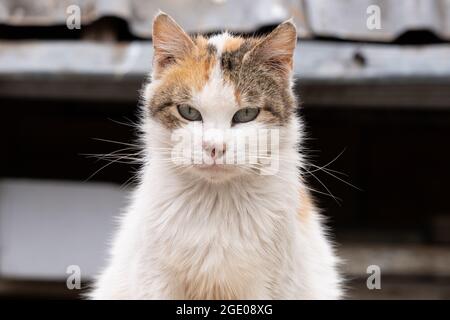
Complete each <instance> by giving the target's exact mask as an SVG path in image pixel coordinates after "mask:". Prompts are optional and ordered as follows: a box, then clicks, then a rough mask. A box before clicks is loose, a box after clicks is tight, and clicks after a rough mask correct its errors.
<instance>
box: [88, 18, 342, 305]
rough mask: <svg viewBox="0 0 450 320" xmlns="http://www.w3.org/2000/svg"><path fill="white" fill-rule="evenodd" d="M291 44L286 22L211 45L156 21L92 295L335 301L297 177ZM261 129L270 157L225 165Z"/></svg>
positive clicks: (335, 288)
mask: <svg viewBox="0 0 450 320" xmlns="http://www.w3.org/2000/svg"><path fill="white" fill-rule="evenodd" d="M296 42H297V32H296V28H295V25H294V24H293V22H292V21H290V20H288V21H286V22H284V23H282V24H280V25H279V26H278V27H276V28H275V29H274V30H273V31H272V32H271V33H269V34H268V35H266V36H262V37H241V36H235V35H231V34H230V33H228V32H223V33H220V34H216V35H213V36H211V37H209V38H208V37H204V36H201V35H197V36H189V35H188V34H187V33H186V32H185V31H184V30H183V29H182V28H181V27H180V26H179V25H178V24H177V23H176V22H175V21H174V20H173V19H172V18H171V17H170V16H168V15H167V14H165V13H162V12H161V13H159V14H158V15H157V16H156V17H155V19H154V21H153V47H154V57H153V68H152V74H151V81H149V82H148V83H147V84H146V85H145V86H144V89H143V103H142V121H141V131H142V135H141V142H142V145H143V146H144V152H145V160H144V165H143V168H142V170H141V172H140V176H139V183H138V185H137V187H136V189H135V190H134V192H133V194H132V197H131V203H130V205H129V207H128V208H127V210H126V212H125V214H124V215H123V216H122V217H121V220H120V226H119V229H118V231H117V234H116V236H115V238H114V241H113V243H112V250H111V258H110V261H109V264H108V265H107V267H106V268H105V269H104V271H103V272H102V273H101V274H100V276H99V277H98V278H97V280H96V281H95V282H94V284H93V290H92V291H91V292H90V294H89V297H90V298H92V299H340V298H341V297H342V294H343V291H342V288H341V282H342V281H341V277H340V275H339V272H338V265H339V259H338V257H337V256H336V255H335V253H334V249H333V247H332V245H331V243H330V242H329V240H328V239H327V235H326V233H325V231H324V226H323V223H322V219H321V217H320V215H319V213H318V212H317V209H316V208H315V206H314V203H313V200H312V199H311V196H310V194H309V192H308V191H309V189H308V187H307V186H306V184H305V183H304V181H303V179H302V176H301V170H299V168H301V167H302V165H303V162H304V161H303V159H302V154H301V148H300V145H301V142H302V135H303V130H302V124H301V121H300V119H299V117H298V115H297V113H296V112H295V109H296V106H297V103H296V98H295V96H294V93H293V89H292V87H293V80H292V69H293V54H294V49H295V46H296ZM207 130H219V131H220V130H222V131H224V132H225V131H226V132H227V134H225V135H224V137H225V138H224V137H222V138H219V134H209V135H208V134H206V133H205V132H206V131H207ZM258 130H259V131H260V132H264V133H266V132H268V131H270V130H272V131H273V132H274V133H275V134H273V135H270V137H269V138H267V139H266V140H264V139H263V140H264V141H267V140H270V147H271V148H270V149H271V150H269V152H265V153H263V154H264V155H263V156H261V154H259V153H258V154H257V155H256V158H257V160H258V161H256V162H255V161H254V162H251V163H250V162H249V161H247V162H245V161H241V162H240V163H228V162H225V161H223V160H224V159H225V158H226V156H227V155H228V156H229V155H232V156H236V155H238V153H239V152H241V151H243V150H244V151H245V150H247V149H249V146H248V145H246V146H245V148H240V149H239V148H233V147H231V145H232V141H231V139H234V138H236V137H239V136H241V135H248V137H249V140H246V141H247V144H250V143H252V141H253V143H256V142H255V141H256V140H255V132H256V131H258ZM258 134H259V133H258ZM174 136H177V137H187V136H191V137H193V136H197V137H200V139H197V141H195V139H194V138H193V139H186V140H187V142H186V141H184V142H180V140H179V139H174ZM262 136H264V134H263V135H262ZM258 137H259V136H258ZM227 139H228V140H227ZM174 140H175V141H174ZM233 141H234V140H233ZM258 143H259V142H258ZM260 144H261V145H263V143H262V142H261V143H260ZM180 146H181V148H180V150H181V149H183V150H182V152H179V153H177V152H174V150H175V149H177V148H178V147H180ZM176 147H177V148H176ZM190 148H191V149H190ZM186 149H187V152H186ZM194 149H195V150H194ZM263 149H264V148H263ZM299 150H300V152H299ZM250 155H251V156H252V155H253V156H255V154H250ZM195 156H197V159H200V162H194V161H192V159H193V157H195ZM198 156H200V157H198ZM258 157H260V158H258ZM275 157H276V158H277V161H275V160H274V161H271V160H272V158H275ZM230 158H231V157H230ZM178 160H181V161H178ZM186 160H187V161H186ZM259 160H261V161H259ZM263 160H269V161H263ZM274 163H275V164H276V165H273V164H274Z"/></svg>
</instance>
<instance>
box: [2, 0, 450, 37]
mask: <svg viewBox="0 0 450 320" xmlns="http://www.w3.org/2000/svg"><path fill="white" fill-rule="evenodd" d="M70 5H78V6H79V7H80V8H81V13H82V25H83V24H84V25H87V24H89V23H91V22H93V21H95V20H97V19H99V18H101V17H104V16H115V17H120V18H123V19H124V20H126V21H127V22H128V24H129V26H130V30H131V32H132V33H133V34H134V35H136V36H139V37H143V38H149V37H150V36H151V20H152V18H153V16H154V15H155V14H156V13H157V12H158V10H160V9H161V10H163V11H165V12H167V13H169V14H170V15H172V16H173V17H174V18H175V19H176V20H177V21H178V22H179V23H180V24H181V25H182V26H183V27H184V28H185V29H186V30H187V31H189V32H210V31H217V30H220V29H228V30H231V31H238V32H252V31H254V30H256V29H258V28H259V27H262V26H266V25H273V24H276V23H279V22H281V21H283V20H286V19H289V18H291V17H293V18H294V21H295V22H296V24H297V26H298V32H299V36H300V37H311V36H330V37H337V38H343V39H356V40H375V41H390V40H393V39H395V38H396V37H398V35H400V34H401V33H403V32H405V31H408V30H418V29H420V30H430V31H432V32H434V33H435V34H436V35H438V36H439V37H441V38H443V39H447V40H450V0H433V1H430V0H259V1H257V2H256V1H253V0H152V1H146V0H60V1H55V0H39V1H33V0H0V23H4V24H8V25H55V24H65V21H66V16H67V14H66V9H67V7H68V6H70ZM371 5H377V6H379V8H380V10H381V11H380V13H381V14H380V18H381V29H379V30H377V29H375V30H369V29H368V27H367V19H368V18H369V15H370V14H368V13H367V8H368V7H369V6H371Z"/></svg>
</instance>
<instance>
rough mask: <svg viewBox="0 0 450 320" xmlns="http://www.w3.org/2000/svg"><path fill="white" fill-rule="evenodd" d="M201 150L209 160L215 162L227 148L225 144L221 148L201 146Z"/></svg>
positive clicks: (217, 146) (207, 145)
mask: <svg viewBox="0 0 450 320" xmlns="http://www.w3.org/2000/svg"><path fill="white" fill-rule="evenodd" d="M203 149H204V150H205V152H206V153H207V154H209V156H210V157H211V159H213V160H217V159H219V158H220V157H222V156H223V155H224V154H225V152H226V150H227V146H226V145H225V144H223V145H222V146H219V145H209V144H203Z"/></svg>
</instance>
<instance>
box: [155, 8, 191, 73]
mask: <svg viewBox="0 0 450 320" xmlns="http://www.w3.org/2000/svg"><path fill="white" fill-rule="evenodd" d="M152 31H153V35H152V42H153V49H154V57H153V69H154V73H155V74H158V73H160V72H161V71H162V70H164V68H166V67H167V66H169V65H171V64H172V63H175V62H176V61H177V60H178V59H180V58H182V57H184V56H185V55H187V54H189V53H190V52H191V51H192V50H193V49H194V47H195V44H194V42H193V41H192V39H191V37H190V36H189V35H188V34H187V33H186V32H185V31H184V30H183V29H182V28H181V27H180V26H179V25H178V24H177V23H176V22H175V21H174V20H173V19H172V18H171V17H170V16H169V15H167V14H165V13H163V12H160V13H159V14H158V15H157V16H156V17H155V19H154V20H153V30H152Z"/></svg>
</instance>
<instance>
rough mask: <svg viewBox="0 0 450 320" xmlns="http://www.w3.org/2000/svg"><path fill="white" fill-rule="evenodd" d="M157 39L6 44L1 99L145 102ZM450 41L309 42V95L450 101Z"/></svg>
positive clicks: (389, 102) (406, 103)
mask: <svg viewBox="0 0 450 320" xmlns="http://www.w3.org/2000/svg"><path fill="white" fill-rule="evenodd" d="M152 52H153V50H152V45H151V42H149V41H133V42H128V43H111V42H108V43H106V42H103V43H98V42H88V41H3V42H0V96H2V97H20V98H30V97H31V98H39V97H42V98H47V99H48V98H64V99H74V100H79V99H95V100H102V101H115V102H117V101H128V102H130V101H137V99H138V96H139V93H138V90H139V88H140V86H141V85H142V82H143V80H144V79H145V77H146V76H147V74H148V73H149V72H150V70H151V61H152ZM448 57H450V45H449V44H439V45H432V46H417V45H408V46H405V45H393V44H360V43H343V42H331V41H316V40H313V41H311V40H301V41H300V45H299V46H298V47H297V48H296V52H295V62H294V66H295V69H294V74H295V77H296V78H297V80H298V81H296V84H297V86H296V88H299V89H300V90H302V92H301V94H300V97H301V100H302V101H304V102H305V104H308V105H316V106H317V105H319V106H326V107H329V106H346V107H348V106H358V107H360V106H369V107H392V106H396V107H400V106H402V107H406V108H412V107H430V108H435V107H437V108H446V109H448V108H449V106H450V89H449V88H450V59H448Z"/></svg>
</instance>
